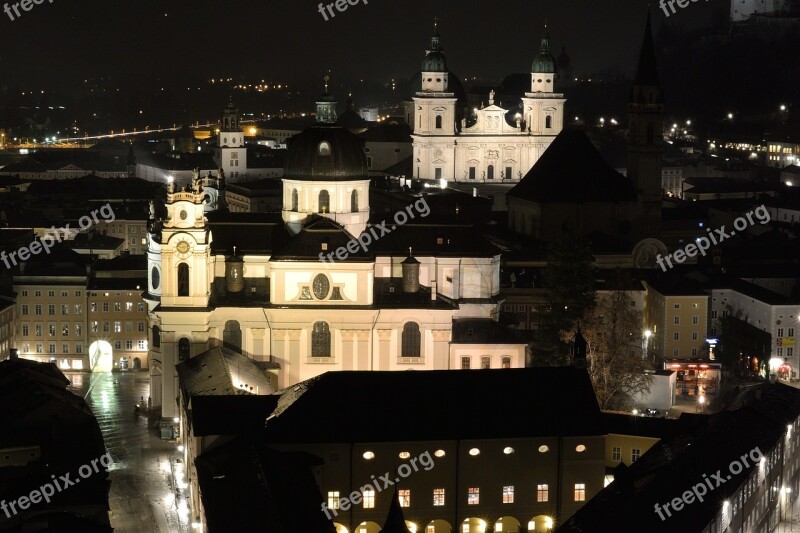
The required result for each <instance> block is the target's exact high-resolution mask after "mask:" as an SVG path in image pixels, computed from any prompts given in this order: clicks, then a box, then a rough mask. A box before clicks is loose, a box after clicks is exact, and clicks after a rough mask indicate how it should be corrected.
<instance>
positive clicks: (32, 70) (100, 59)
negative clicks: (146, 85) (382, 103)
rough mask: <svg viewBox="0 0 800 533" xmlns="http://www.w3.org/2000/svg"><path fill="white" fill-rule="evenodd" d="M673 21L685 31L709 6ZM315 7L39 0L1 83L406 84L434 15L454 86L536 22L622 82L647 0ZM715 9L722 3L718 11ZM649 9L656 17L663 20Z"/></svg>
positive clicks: (525, 36) (582, 68) (524, 65)
mask: <svg viewBox="0 0 800 533" xmlns="http://www.w3.org/2000/svg"><path fill="white" fill-rule="evenodd" d="M713 3H716V4H723V3H724V4H727V2H725V0H713V2H712V3H703V2H700V3H697V4H690V6H689V7H687V8H686V9H684V10H683V11H684V12H682V13H678V14H677V15H673V17H680V18H683V19H685V21H686V22H687V23H691V20H696V18H697V17H698V16H700V14H701V13H702V12H703V11H704V10H706V11H707V10H708V7H709V6H710V5H711V4H713ZM317 5H318V2H317V1H312V0H286V1H283V2H277V1H275V0H258V1H255V0H233V1H228V2H220V1H213V2H211V1H207V0H194V1H189V0H136V1H120V0H102V1H101V0H53V3H52V4H51V3H48V0H45V2H44V3H43V4H41V5H34V7H33V9H32V10H31V11H29V12H24V13H23V16H22V17H21V18H19V19H17V20H15V21H11V20H9V17H8V16H7V15H6V14H5V13H2V12H0V15H1V16H2V18H0V43H2V46H0V73H2V79H3V80H4V81H2V82H0V85H11V86H15V87H21V88H31V89H33V88H38V87H39V85H41V84H44V85H46V86H52V85H53V84H54V83H59V84H61V83H65V82H66V83H70V82H74V81H76V80H80V79H82V78H86V77H103V76H108V75H111V76H113V77H115V78H117V79H124V80H126V81H128V82H131V81H137V80H138V82H141V81H142V80H146V79H148V78H149V79H153V78H163V79H165V80H171V81H175V82H180V81H182V80H186V81H192V80H194V81H197V80H203V79H208V78H211V77H222V76H233V77H240V76H247V77H249V78H251V79H260V78H263V79H266V80H267V81H274V82H284V83H287V82H288V83H293V82H297V81H301V80H308V79H313V78H316V77H318V76H321V74H322V73H323V72H324V71H325V70H327V69H328V68H330V69H332V71H333V74H334V76H335V77H338V78H339V79H351V80H352V79H358V78H359V77H363V78H365V79H370V80H388V79H389V78H391V77H397V78H398V79H403V80H405V79H407V78H408V77H409V76H410V75H411V74H412V73H413V72H414V71H415V70H418V69H419V64H420V62H421V61H422V59H423V57H424V50H425V47H426V46H427V45H428V43H429V41H430V34H431V28H432V20H433V18H434V16H438V17H439V18H440V21H441V22H440V25H441V34H442V44H443V46H444V47H445V49H446V54H447V57H448V61H449V66H450V68H451V70H453V71H454V72H455V73H456V74H457V75H459V76H460V77H462V78H466V77H468V76H482V77H487V78H501V77H502V76H503V75H505V74H507V73H510V72H526V71H527V70H528V68H529V65H530V62H531V60H532V59H533V57H534V55H535V54H536V52H537V50H538V45H539V39H540V38H541V34H542V30H543V26H544V23H545V20H546V21H547V22H548V28H549V33H550V35H551V38H552V44H553V49H554V54H555V55H558V53H560V51H561V46H562V44H566V46H567V52H568V53H569V55H570V56H571V57H572V59H573V65H574V66H575V67H576V73H583V72H591V71H593V70H596V69H602V68H606V67H609V66H614V65H619V66H620V67H621V68H622V69H623V71H624V72H625V73H626V74H631V73H632V71H633V68H634V63H635V59H636V55H637V53H638V48H639V44H640V42H641V37H642V32H643V23H644V16H645V12H646V9H647V7H646V6H647V2H646V0H613V1H603V2H599V1H597V0H501V1H498V0H369V4H367V5H364V4H363V0H360V1H359V3H358V4H357V5H355V6H349V7H348V9H347V11H345V12H344V13H338V12H337V16H336V18H334V19H332V20H330V21H328V22H326V21H324V19H323V17H322V16H321V15H320V13H319V12H318V11H317ZM716 7H717V8H719V7H722V6H721V5H719V6H716ZM663 18H664V17H663V14H662V13H661V12H660V11H657V12H654V21H655V22H656V24H658V23H659V22H660V21H661V20H662V19H663Z"/></svg>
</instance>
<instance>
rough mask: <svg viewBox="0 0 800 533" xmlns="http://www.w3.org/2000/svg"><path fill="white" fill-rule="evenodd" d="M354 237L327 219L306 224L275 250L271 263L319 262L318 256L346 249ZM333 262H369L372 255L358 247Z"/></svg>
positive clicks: (334, 257)
mask: <svg viewBox="0 0 800 533" xmlns="http://www.w3.org/2000/svg"><path fill="white" fill-rule="evenodd" d="M353 239H354V237H353V236H352V235H350V234H349V233H347V231H345V230H344V229H343V228H342V227H341V226H339V225H338V224H336V223H335V222H333V221H331V220H329V219H327V218H319V219H318V220H316V221H314V222H311V223H310V224H307V225H306V226H305V227H304V228H303V229H302V231H300V233H298V234H297V235H295V236H294V237H292V239H291V240H290V241H288V242H287V243H286V244H285V245H284V246H282V247H280V248H277V249H276V250H275V253H274V254H273V256H272V258H271V260H272V261H320V258H319V254H320V253H322V254H323V255H327V254H329V253H331V252H335V251H336V250H337V249H338V248H339V247H345V248H346V247H347V245H348V243H350V242H351V241H352V240H353ZM323 243H327V244H328V246H327V251H323V249H322V244H323ZM332 258H333V261H335V262H353V261H359V262H363V261H371V260H372V259H373V258H374V255H373V254H372V253H371V251H370V250H369V249H368V250H367V251H366V252H365V251H364V249H363V248H362V247H361V246H360V245H359V246H358V248H356V251H355V252H352V253H351V252H350V251H348V252H347V256H346V257H345V259H338V258H336V256H332Z"/></svg>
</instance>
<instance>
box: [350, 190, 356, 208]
mask: <svg viewBox="0 0 800 533" xmlns="http://www.w3.org/2000/svg"><path fill="white" fill-rule="evenodd" d="M350 211H352V212H353V213H358V191H357V190H355V189H353V192H351V193H350Z"/></svg>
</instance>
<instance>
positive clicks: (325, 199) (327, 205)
mask: <svg viewBox="0 0 800 533" xmlns="http://www.w3.org/2000/svg"><path fill="white" fill-rule="evenodd" d="M330 210H331V195H330V194H328V191H326V190H325V189H323V190H321V191H320V192H319V212H320V213H329V212H330Z"/></svg>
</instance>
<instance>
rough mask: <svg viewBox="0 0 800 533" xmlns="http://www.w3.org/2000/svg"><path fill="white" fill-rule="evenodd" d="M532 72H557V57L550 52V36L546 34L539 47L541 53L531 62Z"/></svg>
mask: <svg viewBox="0 0 800 533" xmlns="http://www.w3.org/2000/svg"><path fill="white" fill-rule="evenodd" d="M531 72H535V73H540V74H555V73H556V59H555V58H554V57H553V54H551V53H550V37H549V36H548V35H545V36H544V37H543V38H542V44H541V46H540V47H539V55H538V56H536V57H535V58H534V59H533V63H532V64H531Z"/></svg>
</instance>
